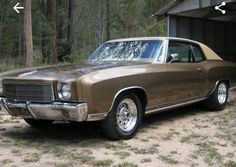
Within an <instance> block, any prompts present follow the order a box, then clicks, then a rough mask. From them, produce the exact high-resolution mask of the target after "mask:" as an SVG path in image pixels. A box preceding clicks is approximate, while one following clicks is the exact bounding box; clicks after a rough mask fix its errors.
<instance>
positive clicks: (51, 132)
mask: <svg viewBox="0 0 236 167" xmlns="http://www.w3.org/2000/svg"><path fill="white" fill-rule="evenodd" d="M235 160H236V90H233V91H231V92H230V99H229V103H228V105H227V107H226V109H225V110H223V111H221V112H209V111H204V110H203V109H202V108H201V107H200V105H198V104H196V105H192V106H188V107H184V108H181V109H177V110H172V111H167V112H163V113H159V114H155V115H152V116H148V117H145V119H144V121H143V125H142V127H141V129H140V130H139V132H138V134H137V135H136V136H135V137H134V138H133V139H131V140H127V141H123V140H121V141H109V140H108V139H106V138H105V136H104V135H103V134H102V132H101V130H100V128H99V124H98V123H80V124H68V123H54V124H53V125H52V126H50V127H48V128H42V129H33V128H31V127H29V126H28V125H27V124H26V123H24V121H22V120H21V119H19V118H13V117H10V116H9V115H6V114H4V113H1V115H0V166H1V167H4V166H7V167H9V166H12V167H13V166H14V167H16V166H19V167H21V166H24V167H27V166H28V167H32V166H34V167H41V166H42V167H45V166H50V167H51V166H52V167H54V166H55V167H71V166H98V167H100V166H102V167H105V166H117V167H135V166H141V167H142V166H145V167H146V166H149V167H152V166H153V167H154V166H155V167H156V166H160V167H162V166H181V167H182V166H186V167H189V166H193V167H194V166H201V167H202V166H215V167H217V166H226V167H235V166H236V161H235Z"/></svg>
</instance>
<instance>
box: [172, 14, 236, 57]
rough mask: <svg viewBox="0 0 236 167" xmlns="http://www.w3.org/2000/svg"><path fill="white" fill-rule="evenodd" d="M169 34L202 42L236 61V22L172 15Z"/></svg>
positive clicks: (221, 54) (222, 55)
mask: <svg viewBox="0 0 236 167" xmlns="http://www.w3.org/2000/svg"><path fill="white" fill-rule="evenodd" d="M168 35H169V36H170V37H181V38H188V39H192V40H196V41H199V42H202V43H204V44H206V45H207V46H209V47H210V48H212V49H213V50H214V51H215V52H216V53H218V54H219V55H220V56H221V57H222V58H223V59H224V60H230V61H235V62H236V24H235V23H230V22H221V21H212V20H203V19H197V18H191V17H183V16H174V15H170V16H168Z"/></svg>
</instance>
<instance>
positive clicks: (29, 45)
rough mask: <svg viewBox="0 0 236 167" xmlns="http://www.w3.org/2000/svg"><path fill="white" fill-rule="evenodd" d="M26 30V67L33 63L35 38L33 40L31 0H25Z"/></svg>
mask: <svg viewBox="0 0 236 167" xmlns="http://www.w3.org/2000/svg"><path fill="white" fill-rule="evenodd" d="M24 7H25V8H24V30H25V31H24V32H25V47H26V67H32V65H33V40H32V16H31V0H24Z"/></svg>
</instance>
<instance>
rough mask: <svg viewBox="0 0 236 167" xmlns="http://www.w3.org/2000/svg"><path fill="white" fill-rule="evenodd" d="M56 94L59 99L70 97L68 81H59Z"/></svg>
mask: <svg viewBox="0 0 236 167" xmlns="http://www.w3.org/2000/svg"><path fill="white" fill-rule="evenodd" d="M57 91H58V96H59V98H60V99H61V100H69V99H70V98H71V86H70V84H68V83H59V84H58V86H57Z"/></svg>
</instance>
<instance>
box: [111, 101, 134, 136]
mask: <svg viewBox="0 0 236 167" xmlns="http://www.w3.org/2000/svg"><path fill="white" fill-rule="evenodd" d="M137 117H138V109H137V106H136V104H135V102H134V101H133V100H131V99H128V98H127V99H124V100H122V101H121V102H120V104H119V105H118V108H117V112H116V120H117V125H118V127H119V128H120V130H122V131H123V132H130V131H131V130H133V128H134V127H135V125H136V123H137Z"/></svg>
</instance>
